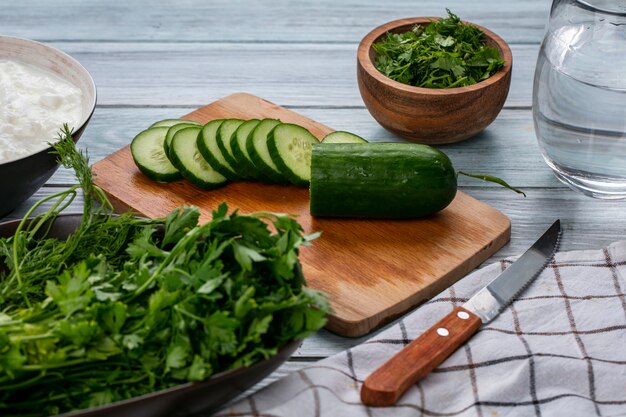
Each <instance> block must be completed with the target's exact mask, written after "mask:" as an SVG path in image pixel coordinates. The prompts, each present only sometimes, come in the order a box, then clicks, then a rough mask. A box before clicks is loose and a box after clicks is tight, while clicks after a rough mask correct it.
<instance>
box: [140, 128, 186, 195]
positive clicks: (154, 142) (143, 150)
mask: <svg viewBox="0 0 626 417" xmlns="http://www.w3.org/2000/svg"><path fill="white" fill-rule="evenodd" d="M167 130H168V128H167V127H152V128H149V129H146V130H144V131H143V132H140V133H139V134H138V135H137V136H135V138H134V139H133V141H132V142H131V144H130V152H131V154H132V155H133V160H134V161H135V164H136V165H137V167H138V168H139V170H140V171H141V172H143V173H144V174H145V175H146V176H147V177H149V178H151V179H153V180H156V181H162V182H169V181H175V180H178V179H180V178H181V177H182V176H181V174H180V172H179V171H178V169H176V167H175V166H174V165H172V163H171V162H170V161H169V159H168V158H167V156H166V155H165V149H164V148H163V143H164V142H165V135H167Z"/></svg>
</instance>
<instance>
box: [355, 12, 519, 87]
mask: <svg viewBox="0 0 626 417" xmlns="http://www.w3.org/2000/svg"><path fill="white" fill-rule="evenodd" d="M440 19H442V18H441V17H427V16H425V17H408V18H403V19H397V20H392V21H390V22H387V23H383V24H382V25H380V26H378V27H376V28H374V29H372V30H371V31H370V32H369V33H368V34H367V35H365V36H364V37H363V39H362V40H361V42H360V43H359V47H358V49H357V61H358V64H359V66H360V67H361V68H363V70H364V71H365V72H367V73H368V75H370V76H371V77H373V78H375V79H376V80H377V81H378V82H380V83H382V84H385V85H386V86H387V87H389V88H393V89H396V90H401V91H404V92H406V93H413V94H423V95H431V96H442V95H455V94H464V93H468V92H472V91H477V90H480V89H483V88H486V87H488V86H491V85H493V84H496V83H498V82H499V81H500V80H502V79H503V78H504V77H506V76H507V75H508V74H509V73H510V72H511V68H512V66H513V54H512V53H511V49H510V48H509V45H508V44H507V43H506V42H505V41H504V39H502V38H501V37H500V36H498V35H497V34H495V33H494V32H492V31H490V30H489V29H487V28H485V27H483V26H480V25H477V24H476V23H472V22H467V21H465V20H462V22H463V23H465V24H469V25H472V26H474V27H477V28H478V29H480V30H482V31H483V33H484V35H485V37H487V38H489V39H491V40H492V41H493V42H495V43H496V45H497V47H498V49H499V50H500V51H501V53H502V59H504V66H503V67H502V68H501V69H500V70H499V71H498V72H496V73H495V74H493V75H491V76H490V77H489V78H487V79H486V80H482V81H479V82H477V83H476V84H473V85H468V86H464V87H452V88H426V87H415V86H413V85H410V84H404V83H401V82H399V81H395V80H392V79H391V78H389V77H387V76H386V75H384V74H383V73H382V72H380V71H379V70H378V69H377V68H376V67H375V66H374V63H373V62H372V60H371V58H370V50H371V49H372V44H373V43H374V42H375V41H376V40H377V39H379V38H380V37H381V36H383V35H384V34H385V33H387V32H391V31H393V30H397V29H399V28H401V27H403V26H414V25H424V24H430V23H431V22H433V21H437V20H440Z"/></svg>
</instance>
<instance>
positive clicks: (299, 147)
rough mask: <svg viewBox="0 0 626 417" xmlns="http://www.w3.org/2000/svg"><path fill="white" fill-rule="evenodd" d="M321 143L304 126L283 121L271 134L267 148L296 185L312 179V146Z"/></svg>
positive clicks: (306, 182)
mask: <svg viewBox="0 0 626 417" xmlns="http://www.w3.org/2000/svg"><path fill="white" fill-rule="evenodd" d="M314 143H319V141H318V140H317V138H316V137H315V136H313V134H312V133H311V132H309V131H308V130H307V129H305V128H303V127H302V126H298V125H294V124H291V123H281V124H279V125H278V126H276V127H275V128H274V129H272V131H271V132H270V134H269V138H268V140H267V148H268V150H269V153H270V156H271V157H272V160H273V161H274V163H275V164H276V166H277V167H278V169H280V172H281V173H282V174H283V176H284V177H285V178H287V179H288V180H289V181H291V182H292V183H293V184H296V185H307V184H308V183H309V181H310V180H311V146H312V145H313V144H314Z"/></svg>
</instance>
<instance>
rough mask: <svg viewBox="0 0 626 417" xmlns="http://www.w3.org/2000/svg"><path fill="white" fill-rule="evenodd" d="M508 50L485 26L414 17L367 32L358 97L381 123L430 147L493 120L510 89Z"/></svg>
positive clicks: (360, 52)
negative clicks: (359, 94) (359, 96)
mask: <svg viewBox="0 0 626 417" xmlns="http://www.w3.org/2000/svg"><path fill="white" fill-rule="evenodd" d="M512 66H513V55H512V54H511V49H510V48H509V46H508V45H507V44H506V42H505V41H504V40H503V39H502V38H501V37H499V36H498V35H497V34H495V33H493V32H492V31H490V30H489V29H487V28H484V27H482V26H479V25H477V24H474V23H468V22H462V21H461V20H460V19H459V17H458V16H456V15H454V14H453V13H452V12H450V11H448V16H447V17H445V18H434V17H411V18H406V19H398V20H394V21H391V22H387V23H384V24H382V25H380V26H378V27H376V28H374V29H372V30H371V31H370V32H369V33H368V34H366V35H365V36H364V37H363V39H362V40H361V42H360V43H359V48H358V51H357V82H358V85H359V92H360V93H361V98H363V103H364V104H365V106H366V107H367V110H368V111H369V112H370V114H371V115H372V117H374V119H376V121H377V122H378V123H380V124H381V126H383V127H384V128H385V129H387V130H389V131H390V132H392V133H395V134H396V135H398V136H401V137H403V138H406V139H409V140H412V141H415V142H418V143H423V144H428V145H433V144H443V143H454V142H459V141H461V140H465V139H468V138H470V137H472V136H474V135H476V134H477V133H478V132H480V131H482V130H483V129H484V128H486V127H487V126H489V124H490V123H491V122H493V121H494V119H495V118H496V116H497V115H498V113H500V110H501V109H502V106H503V105H504V102H505V100H506V97H507V95H508V92H509V86H510V85H511V69H512Z"/></svg>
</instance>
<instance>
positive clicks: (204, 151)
mask: <svg viewBox="0 0 626 417" xmlns="http://www.w3.org/2000/svg"><path fill="white" fill-rule="evenodd" d="M224 120H226V119H216V120H212V121H210V122H209V123H216V122H218V121H221V122H222V123H223V122H224ZM209 123H207V124H206V125H204V126H203V127H202V128H201V129H200V133H198V139H197V142H196V146H197V147H198V152H200V155H202V157H203V158H204V159H205V160H206V161H207V162H208V163H209V165H211V166H212V167H213V169H215V170H216V171H217V172H219V173H220V174H222V175H223V176H225V177H226V178H227V179H229V180H231V181H235V180H237V179H238V177H237V175H236V174H235V173H234V172H231V171H230V170H229V169H228V168H226V167H225V166H223V165H222V164H221V163H220V161H218V160H217V159H215V157H214V156H213V154H212V153H211V151H210V150H209V148H208V147H207V146H206V145H205V144H204V129H205V128H206V126H207V125H208V124H209ZM218 129H219V127H218Z"/></svg>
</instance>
